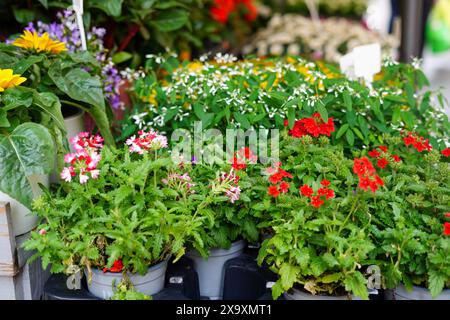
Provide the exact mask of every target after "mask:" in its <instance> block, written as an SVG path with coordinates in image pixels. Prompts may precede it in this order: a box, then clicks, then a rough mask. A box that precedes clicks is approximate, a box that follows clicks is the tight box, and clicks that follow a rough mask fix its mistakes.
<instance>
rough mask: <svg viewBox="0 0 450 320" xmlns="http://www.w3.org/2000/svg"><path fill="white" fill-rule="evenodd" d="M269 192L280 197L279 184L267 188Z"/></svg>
mask: <svg viewBox="0 0 450 320" xmlns="http://www.w3.org/2000/svg"><path fill="white" fill-rule="evenodd" d="M267 192H268V193H269V194H270V195H271V196H272V197H274V198H276V197H278V196H279V195H280V192H279V191H278V187H277V186H270V187H269V188H268V189H267Z"/></svg>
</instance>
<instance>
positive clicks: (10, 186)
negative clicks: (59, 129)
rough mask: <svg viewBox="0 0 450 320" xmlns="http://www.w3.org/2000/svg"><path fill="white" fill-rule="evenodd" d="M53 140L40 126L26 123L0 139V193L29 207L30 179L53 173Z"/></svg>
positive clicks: (30, 198)
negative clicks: (38, 175) (35, 175)
mask: <svg viewBox="0 0 450 320" xmlns="http://www.w3.org/2000/svg"><path fill="white" fill-rule="evenodd" d="M54 161H55V147H54V143H53V139H52V137H51V135H50V133H49V131H48V130H47V128H45V127H44V126H42V125H39V124H36V123H31V122H26V123H23V124H21V125H19V126H18V127H17V128H16V129H14V131H13V132H12V133H11V134H7V135H2V136H0V177H2V178H1V179H0V190H1V191H2V192H4V193H6V194H8V195H9V196H10V197H12V198H14V199H16V200H18V201H19V202H20V203H22V204H23V205H25V206H26V207H28V208H31V202H32V199H33V191H32V187H31V184H30V181H29V177H30V176H31V175H34V174H48V173H50V172H51V171H52V170H54V168H55V167H54Z"/></svg>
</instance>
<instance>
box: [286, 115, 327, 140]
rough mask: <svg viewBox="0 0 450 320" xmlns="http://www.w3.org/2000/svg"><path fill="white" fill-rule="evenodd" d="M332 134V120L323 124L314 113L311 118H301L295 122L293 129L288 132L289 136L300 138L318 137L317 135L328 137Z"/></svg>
mask: <svg viewBox="0 0 450 320" xmlns="http://www.w3.org/2000/svg"><path fill="white" fill-rule="evenodd" d="M332 132H334V123H333V118H328V121H327V122H324V121H323V119H322V117H321V116H320V114H319V113H318V112H316V113H314V114H313V115H312V117H311V118H303V119H300V120H297V121H295V123H294V127H293V128H292V130H290V131H289V135H291V136H293V137H295V138H300V137H303V136H305V135H310V136H313V137H315V138H316V137H318V136H319V135H326V136H328V137H329V136H330V135H331V133H332Z"/></svg>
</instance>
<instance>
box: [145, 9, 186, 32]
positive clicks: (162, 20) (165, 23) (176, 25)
mask: <svg viewBox="0 0 450 320" xmlns="http://www.w3.org/2000/svg"><path fill="white" fill-rule="evenodd" d="M188 18H189V14H188V13H187V12H186V11H184V10H181V9H172V10H168V11H164V12H162V13H160V14H159V15H158V16H157V17H156V18H155V19H154V20H153V21H151V22H150V23H151V24H153V25H154V26H155V27H156V28H158V30H159V31H162V32H169V31H174V30H177V29H180V28H181V27H183V26H184V25H185V24H186V23H187V22H188Z"/></svg>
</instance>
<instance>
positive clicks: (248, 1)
mask: <svg viewBox="0 0 450 320" xmlns="http://www.w3.org/2000/svg"><path fill="white" fill-rule="evenodd" d="M241 8H243V9H244V10H243V11H245V14H244V17H245V19H246V20H247V21H254V20H255V19H256V18H257V16H258V11H257V9H256V7H255V5H254V4H253V0H214V5H213V6H212V7H211V9H210V10H209V12H210V13H211V16H212V17H213V19H214V20H216V21H217V22H220V23H222V24H225V23H227V22H228V19H229V17H230V14H231V13H233V12H238V11H239V9H241Z"/></svg>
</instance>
